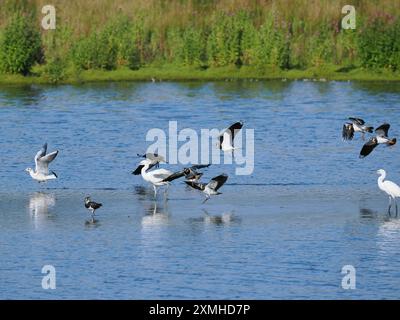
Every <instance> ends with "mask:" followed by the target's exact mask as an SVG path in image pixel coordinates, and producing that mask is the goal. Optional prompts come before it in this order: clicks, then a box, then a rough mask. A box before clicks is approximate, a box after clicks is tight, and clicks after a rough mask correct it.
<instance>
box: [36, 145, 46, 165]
mask: <svg viewBox="0 0 400 320" xmlns="http://www.w3.org/2000/svg"><path fill="white" fill-rule="evenodd" d="M46 152H47V143H45V144H44V145H43V147H42V148H41V149H40V150H39V151H38V152H37V153H36V155H35V162H36V161H37V160H38V159H39V158H41V157H43V156H45V155H46Z"/></svg>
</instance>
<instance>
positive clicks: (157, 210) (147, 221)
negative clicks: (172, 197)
mask: <svg viewBox="0 0 400 320" xmlns="http://www.w3.org/2000/svg"><path fill="white" fill-rule="evenodd" d="M168 221H169V212H168V205H167V202H164V205H163V206H159V205H158V204H157V202H156V201H153V202H152V203H151V205H150V207H148V208H147V209H146V214H145V215H144V216H143V218H142V225H143V226H153V225H166V224H168Z"/></svg>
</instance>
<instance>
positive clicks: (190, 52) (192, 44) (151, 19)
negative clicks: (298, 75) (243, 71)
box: [0, 0, 400, 81]
mask: <svg viewBox="0 0 400 320" xmlns="http://www.w3.org/2000/svg"><path fill="white" fill-rule="evenodd" d="M4 1H5V3H6V4H5V7H4V8H6V9H7V8H11V9H10V10H15V8H14V7H15V2H13V1H11V0H4ZM396 1H398V0H383V1H382V2H381V5H380V6H378V5H377V4H376V2H374V1H373V0H370V1H366V0H365V1H358V0H355V1H353V2H354V5H355V6H356V7H357V10H358V11H357V28H356V30H342V29H341V27H340V21H341V18H342V17H343V14H342V13H341V6H340V5H339V4H338V3H337V2H335V1H326V0H320V1H316V2H315V3H314V5H313V6H311V7H310V5H309V2H308V1H306V0H293V1H287V0H281V1H278V0H255V1H251V0H236V1H230V2H229V1H226V0H221V1H214V0H171V1H155V0H148V1H141V0H138V1H135V2H134V4H133V2H132V1H125V0H119V1H111V0H95V1H91V2H90V5H91V6H92V7H91V8H92V10H87V9H88V8H87V7H86V6H88V4H84V2H82V1H77V0H71V1H69V2H68V3H69V5H68V6H66V5H65V2H62V1H58V0H57V1H54V2H55V5H56V7H62V9H63V10H60V12H61V13H60V14H58V16H57V30H56V31H44V30H43V31H42V32H41V36H40V35H39V33H38V31H37V30H38V29H39V25H40V23H39V22H38V23H36V25H37V27H36V28H35V27H34V26H33V25H32V22H31V20H32V19H28V18H27V16H26V15H23V14H20V15H19V16H18V17H17V18H13V19H9V18H8V16H7V15H3V16H1V15H0V35H1V47H0V57H1V59H0V68H1V70H2V71H3V72H10V73H22V74H26V73H28V72H29V70H30V68H31V67H32V65H33V64H34V63H36V62H39V61H40V54H41V52H44V59H42V62H43V63H46V64H47V67H46V69H45V72H46V73H47V74H48V75H49V77H53V78H54V79H55V80H54V81H57V80H59V79H61V78H62V77H63V75H64V73H65V69H66V68H68V67H70V68H73V69H75V70H77V71H78V72H79V70H89V69H104V70H113V69H116V68H118V67H120V66H126V67H128V68H130V69H132V70H137V69H139V68H141V67H143V66H145V65H163V64H172V65H177V66H193V67H197V68H201V69H206V68H212V67H223V66H233V67H238V68H240V67H241V66H254V67H255V68H257V69H258V70H260V72H262V70H263V68H266V67H273V68H279V69H294V68H295V69H307V68H310V67H318V68H320V67H324V65H328V64H329V65H338V66H341V67H343V66H351V65H358V66H362V67H365V68H368V69H378V68H385V69H387V70H393V71H397V70H398V69H399V68H400V15H399V12H398V11H399V7H398V4H396ZM116 3H117V4H119V6H118V5H116ZM43 4H44V2H43V1H41V0H31V1H29V0H21V1H20V2H19V4H18V6H19V7H18V10H20V11H21V12H30V13H31V14H32V13H34V14H35V15H36V20H37V21H40V18H41V15H40V10H39V9H38V8H40V6H41V5H43ZM80 6H81V7H80ZM116 8H119V9H118V10H116ZM95 9H96V10H95ZM74 10H76V12H74ZM396 10H397V11H396ZM36 12H39V14H38V13H36Z"/></svg>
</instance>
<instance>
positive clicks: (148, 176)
mask: <svg viewBox="0 0 400 320" xmlns="http://www.w3.org/2000/svg"><path fill="white" fill-rule="evenodd" d="M140 165H142V166H143V167H142V169H141V172H140V173H141V175H142V178H143V180H145V181H147V182H150V183H151V184H152V185H153V189H154V197H157V188H158V187H161V186H167V189H166V190H165V192H167V190H168V186H169V182H167V181H163V180H164V179H166V178H168V177H169V176H170V175H172V174H173V172H172V171H169V170H166V169H156V170H152V171H148V170H149V168H150V166H151V165H152V162H151V161H149V160H148V159H145V160H142V161H141V162H140Z"/></svg>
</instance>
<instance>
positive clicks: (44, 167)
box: [35, 143, 58, 175]
mask: <svg viewBox="0 0 400 320" xmlns="http://www.w3.org/2000/svg"><path fill="white" fill-rule="evenodd" d="M46 152H47V143H45V144H44V145H43V147H42V149H40V151H39V152H38V153H37V154H36V156H35V165H36V172H38V173H41V174H44V175H47V174H49V163H50V162H52V161H53V160H54V159H55V158H56V157H57V155H58V150H57V151H53V152H51V153H49V154H47V155H46Z"/></svg>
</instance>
